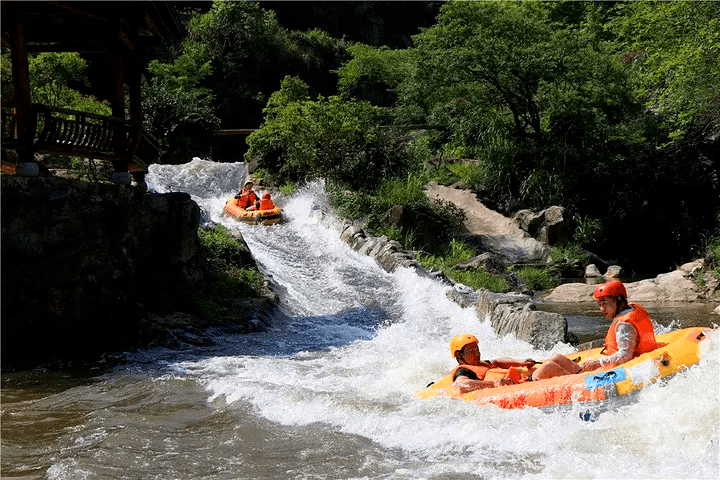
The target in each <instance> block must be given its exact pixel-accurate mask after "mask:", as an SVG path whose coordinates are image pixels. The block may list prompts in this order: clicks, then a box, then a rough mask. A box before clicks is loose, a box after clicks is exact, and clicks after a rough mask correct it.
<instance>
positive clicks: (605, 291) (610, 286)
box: [593, 280, 627, 299]
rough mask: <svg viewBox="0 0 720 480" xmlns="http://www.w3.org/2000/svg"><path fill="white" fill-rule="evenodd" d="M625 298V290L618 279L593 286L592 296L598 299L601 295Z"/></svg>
mask: <svg viewBox="0 0 720 480" xmlns="http://www.w3.org/2000/svg"><path fill="white" fill-rule="evenodd" d="M620 296H622V297H623V298H627V290H625V285H623V283H622V282H621V281H620V280H611V281H609V282H607V283H601V284H600V285H598V286H596V287H595V293H593V297H595V298H596V299H600V298H602V297H620Z"/></svg>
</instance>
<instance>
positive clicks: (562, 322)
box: [475, 289, 577, 349]
mask: <svg viewBox="0 0 720 480" xmlns="http://www.w3.org/2000/svg"><path fill="white" fill-rule="evenodd" d="M477 294H478V299H477V302H476V304H475V308H476V310H477V314H478V317H479V318H484V317H486V316H487V317H489V318H490V325H491V326H492V328H493V330H494V331H495V333H497V334H498V335H499V336H503V335H507V334H513V335H515V336H516V337H517V338H519V339H521V340H525V341H526V342H528V343H530V344H531V345H533V346H534V347H536V348H542V349H550V348H552V347H553V345H555V344H556V343H558V342H565V343H574V344H577V339H576V338H574V337H573V336H572V334H568V326H567V320H566V319H565V317H563V316H562V315H560V314H559V313H551V312H542V311H539V310H536V308H535V304H534V303H533V302H532V299H531V298H530V297H529V296H527V295H523V294H520V293H493V292H490V291H488V290H484V289H481V290H478V291H477Z"/></svg>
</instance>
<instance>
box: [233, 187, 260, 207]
mask: <svg viewBox="0 0 720 480" xmlns="http://www.w3.org/2000/svg"><path fill="white" fill-rule="evenodd" d="M257 200H258V196H257V195H256V194H255V192H253V191H252V190H250V191H249V192H246V193H240V196H239V197H238V198H236V199H235V205H237V206H238V207H240V208H248V207H251V206H253V205H255V202H257Z"/></svg>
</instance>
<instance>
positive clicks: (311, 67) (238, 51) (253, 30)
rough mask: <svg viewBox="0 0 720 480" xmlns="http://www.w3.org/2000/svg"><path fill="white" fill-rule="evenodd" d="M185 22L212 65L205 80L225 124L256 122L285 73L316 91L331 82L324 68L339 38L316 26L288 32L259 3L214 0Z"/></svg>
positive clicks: (330, 65)
mask: <svg viewBox="0 0 720 480" xmlns="http://www.w3.org/2000/svg"><path fill="white" fill-rule="evenodd" d="M189 27H190V30H191V42H193V43H194V44H195V45H196V46H197V53H198V54H199V55H200V56H201V58H202V59H203V61H210V62H211V63H212V65H213V72H212V75H211V76H209V77H208V78H207V80H206V82H205V85H206V86H207V87H208V88H210V89H211V90H212V91H213V93H214V94H215V103H214V107H215V111H216V114H217V116H218V117H219V118H220V119H221V121H222V123H223V125H225V126H228V127H238V126H244V127H254V126H256V125H258V124H259V123H260V121H261V119H262V109H263V107H264V106H265V104H266V102H267V100H268V98H269V97H270V94H271V93H272V92H274V91H275V90H277V89H278V87H279V86H280V82H281V80H282V79H283V77H284V76H285V75H295V76H299V77H301V78H303V79H304V80H305V82H306V83H308V84H309V85H312V88H313V89H314V90H315V92H317V93H323V92H324V91H325V88H328V86H332V88H334V86H335V82H336V77H335V76H334V75H332V74H331V73H330V71H331V70H333V69H335V68H337V65H338V58H339V57H340V56H341V55H342V48H341V45H340V43H339V42H338V41H336V40H334V39H332V38H331V37H330V36H329V35H327V34H325V33H323V32H319V31H311V32H307V33H302V32H296V31H294V32H288V31H287V30H285V29H284V28H282V27H281V26H280V24H279V23H278V21H277V19H276V18H275V14H274V13H273V12H272V11H266V10H264V9H263V8H261V4H260V3H256V2H248V1H238V2H225V1H217V2H214V3H213V6H212V8H211V9H210V11H209V12H208V13H207V14H204V15H200V16H198V17H196V18H194V19H192V20H191V21H190V23H189ZM328 80H330V81H328ZM315 92H314V93H315Z"/></svg>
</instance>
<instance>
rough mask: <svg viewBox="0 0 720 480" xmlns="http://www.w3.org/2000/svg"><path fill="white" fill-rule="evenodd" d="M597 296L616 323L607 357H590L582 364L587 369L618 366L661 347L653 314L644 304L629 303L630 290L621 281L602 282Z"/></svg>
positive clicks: (608, 340) (610, 332)
mask: <svg viewBox="0 0 720 480" xmlns="http://www.w3.org/2000/svg"><path fill="white" fill-rule="evenodd" d="M593 297H594V298H595V301H596V302H597V304H598V306H599V307H600V312H602V314H603V316H604V317H605V318H607V319H608V320H612V323H611V324H610V328H608V331H607V334H606V335H605V348H604V349H603V353H604V356H602V357H600V358H597V359H590V360H587V361H586V362H584V363H583V364H582V369H583V370H585V371H586V372H587V371H591V370H595V369H597V368H603V367H615V366H617V365H620V364H621V363H625V362H627V361H628V360H631V359H632V358H634V357H637V356H638V355H641V354H643V353H646V352H650V351H652V350H655V349H656V348H657V343H656V342H655V330H654V329H653V324H652V320H650V314H649V313H648V312H647V311H646V310H645V309H644V308H643V307H642V306H641V305H640V304H637V303H628V301H627V290H625V285H623V284H622V282H621V281H619V280H612V281H610V282H607V283H602V284H600V285H598V286H597V287H595V292H594V293H593Z"/></svg>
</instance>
